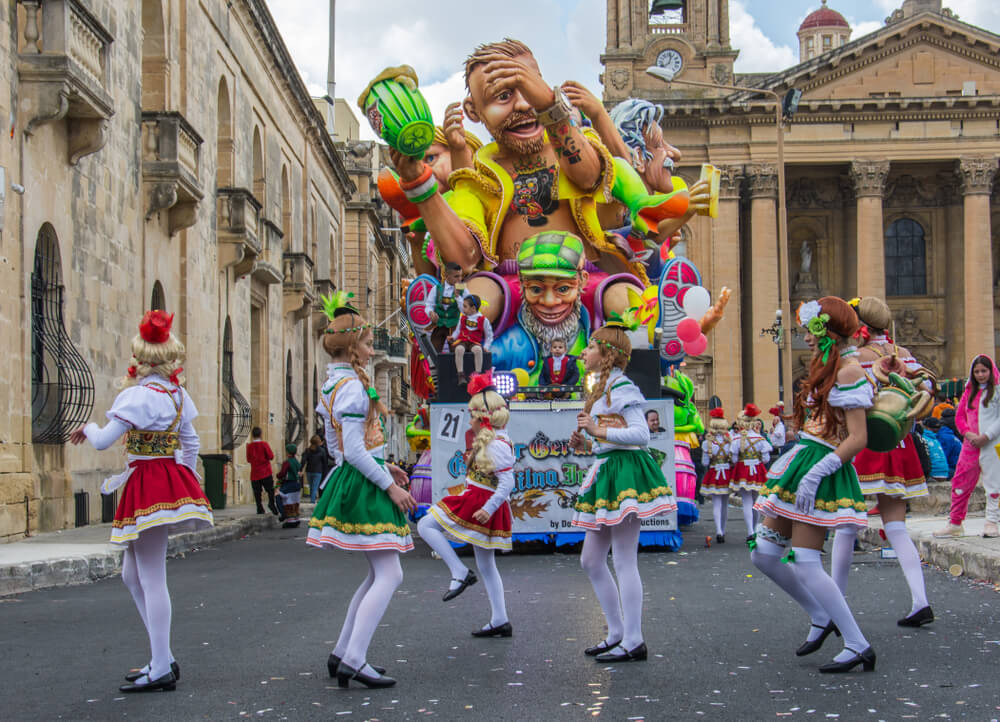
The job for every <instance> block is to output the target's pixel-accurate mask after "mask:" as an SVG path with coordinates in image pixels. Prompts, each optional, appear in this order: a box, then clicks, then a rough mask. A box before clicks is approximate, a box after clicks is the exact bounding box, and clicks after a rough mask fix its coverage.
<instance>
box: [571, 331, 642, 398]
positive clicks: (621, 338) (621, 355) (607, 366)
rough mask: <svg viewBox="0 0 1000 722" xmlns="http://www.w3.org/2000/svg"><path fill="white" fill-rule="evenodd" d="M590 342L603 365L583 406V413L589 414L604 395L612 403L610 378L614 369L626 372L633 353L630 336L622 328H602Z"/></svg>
mask: <svg viewBox="0 0 1000 722" xmlns="http://www.w3.org/2000/svg"><path fill="white" fill-rule="evenodd" d="M590 342H591V343H592V344H595V345H596V347H597V350H598V352H599V353H600V355H601V363H600V366H599V368H598V374H599V375H598V378H597V383H596V384H594V387H593V388H592V389H591V390H590V392H589V393H588V394H587V399H586V401H585V402H584V404H583V411H584V413H587V414H589V413H590V410H591V409H592V408H594V404H595V403H597V400H598V399H599V398H601V395H602V394H604V395H605V396H606V397H607V398H606V400H607V403H608V404H610V403H611V388H610V387H609V386H608V378H610V376H611V371H612V370H613V369H616V368H620V369H623V370H624V368H625V367H626V366H628V359H629V356H630V355H631V353H632V343H631V342H630V341H629V340H628V335H627V334H626V333H625V329H624V328H623V327H621V326H612V325H609V326H602V327H601V328H599V329H597V330H596V331H594V332H593V333H592V334H591V335H590Z"/></svg>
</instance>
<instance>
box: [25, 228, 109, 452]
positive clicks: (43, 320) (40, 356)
mask: <svg viewBox="0 0 1000 722" xmlns="http://www.w3.org/2000/svg"><path fill="white" fill-rule="evenodd" d="M93 408H94V377H93V375H92V374H91V373H90V368H89V367H88V366H87V362H86V361H84V360H83V356H81V355H80V352H79V351H77V350H76V347H75V346H74V345H73V342H72V341H70V338H69V336H68V335H67V334H66V326H65V324H64V323H63V285H62V263H61V261H60V256H59V239H58V238H57V237H56V232H55V229H54V228H53V227H52V226H51V225H49V224H48V223H46V224H44V225H43V226H42V227H41V229H40V230H39V231H38V238H37V240H36V244H35V261H34V265H33V267H32V271H31V441H32V442H33V443H35V444H64V443H66V440H67V439H68V438H69V434H70V432H71V431H72V430H73V429H74V428H76V427H78V426H79V425H80V424H82V423H83V422H84V421H86V420H87V418H89V417H90V412H91V411H92V410H93Z"/></svg>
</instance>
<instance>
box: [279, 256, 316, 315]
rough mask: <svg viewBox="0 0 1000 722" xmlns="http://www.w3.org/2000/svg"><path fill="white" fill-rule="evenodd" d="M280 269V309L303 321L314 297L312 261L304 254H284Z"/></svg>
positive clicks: (310, 308)
mask: <svg viewBox="0 0 1000 722" xmlns="http://www.w3.org/2000/svg"><path fill="white" fill-rule="evenodd" d="M281 268H282V280H281V291H282V299H283V301H282V308H283V309H284V312H285V313H294V314H295V317H296V318H298V319H303V318H305V317H306V316H307V315H308V314H309V312H310V311H311V310H312V302H313V299H314V298H315V297H316V293H315V291H314V290H313V262H312V259H311V258H310V257H309V256H308V255H307V254H305V253H286V254H284V255H283V256H282V257H281Z"/></svg>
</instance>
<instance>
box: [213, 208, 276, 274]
mask: <svg viewBox="0 0 1000 722" xmlns="http://www.w3.org/2000/svg"><path fill="white" fill-rule="evenodd" d="M215 218H216V222H215V225H216V236H217V238H218V242H219V268H220V269H223V268H229V267H231V268H232V269H233V271H234V272H235V273H236V275H237V276H242V275H245V274H247V273H249V272H250V271H252V270H253V264H254V263H255V262H256V260H257V258H258V257H259V256H260V255H261V253H262V252H263V250H264V248H263V246H262V245H261V242H260V236H259V235H258V230H259V228H260V201H258V200H257V199H256V198H254V195H253V193H251V192H250V191H248V190H247V189H246V188H219V189H218V190H216V191H215Z"/></svg>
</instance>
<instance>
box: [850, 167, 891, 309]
mask: <svg viewBox="0 0 1000 722" xmlns="http://www.w3.org/2000/svg"><path fill="white" fill-rule="evenodd" d="M888 177H889V161H887V160H856V161H854V162H853V163H851V180H852V181H854V193H855V195H856V196H857V204H858V233H857V247H858V269H857V273H858V276H857V277H858V295H859V296H875V297H876V298H881V299H884V298H885V229H884V228H883V227H882V193H883V192H884V191H885V179H886V178H888Z"/></svg>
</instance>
